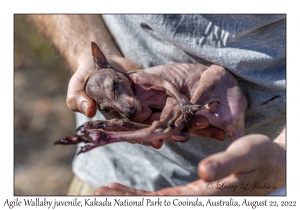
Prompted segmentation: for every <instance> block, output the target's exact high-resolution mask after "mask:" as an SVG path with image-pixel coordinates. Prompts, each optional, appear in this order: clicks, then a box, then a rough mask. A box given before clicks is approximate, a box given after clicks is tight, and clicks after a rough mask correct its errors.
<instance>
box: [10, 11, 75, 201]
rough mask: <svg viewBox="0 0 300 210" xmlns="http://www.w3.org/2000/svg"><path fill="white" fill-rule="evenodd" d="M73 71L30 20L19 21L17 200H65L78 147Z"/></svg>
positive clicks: (16, 37) (16, 49)
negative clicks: (68, 140)
mask: <svg viewBox="0 0 300 210" xmlns="http://www.w3.org/2000/svg"><path fill="white" fill-rule="evenodd" d="M70 77H71V71H70V70H69V68H68V66H67V64H66V63H65V62H64V60H63V59H62V58H61V57H60V56H59V53H58V52H56V51H55V50H54V49H52V47H51V46H50V44H49V43H48V42H47V40H46V39H44V38H43V36H42V35H41V34H40V33H39V32H38V31H37V29H36V28H35V26H34V25H33V24H32V23H31V22H30V20H29V18H28V16H27V15H14V195H15V196H18V195H65V194H66V193H67V190H68V186H69V184H70V182H71V179H72V177H73V174H72V169H71V166H72V159H73V157H74V155H75V150H76V146H74V145H73V146H61V145H58V146H54V145H53V142H54V141H55V140H57V139H59V138H61V137H62V136H66V135H71V134H74V133H75V131H74V130H75V115H74V113H73V112H72V111H70V110H69V109H68V108H67V105H66V103H65V99H66V93H67V86H68V81H69V79H70Z"/></svg>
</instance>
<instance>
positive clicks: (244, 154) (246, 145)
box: [198, 134, 271, 182]
mask: <svg viewBox="0 0 300 210" xmlns="http://www.w3.org/2000/svg"><path fill="white" fill-rule="evenodd" d="M270 143H271V141H269V138H268V137H267V136H264V135H259V134H255V135H248V136H244V137H242V138H240V139H238V140H236V141H234V142H233V143H231V145H230V146H229V147H228V149H227V150H226V151H224V152H219V153H216V154H213V155H211V156H209V157H207V158H205V159H204V160H202V161H201V162H200V163H199V165H198V174H199V176H200V177H201V178H202V179H204V180H205V181H208V182H211V181H216V180H220V179H222V178H224V177H227V176H228V175H230V174H237V173H247V172H251V171H253V170H254V169H255V168H256V167H257V164H259V163H258V162H259V160H261V159H264V158H265V157H264V156H265V154H264V153H263V152H262V150H264V148H266V147H269V146H270V145H269V144H270Z"/></svg>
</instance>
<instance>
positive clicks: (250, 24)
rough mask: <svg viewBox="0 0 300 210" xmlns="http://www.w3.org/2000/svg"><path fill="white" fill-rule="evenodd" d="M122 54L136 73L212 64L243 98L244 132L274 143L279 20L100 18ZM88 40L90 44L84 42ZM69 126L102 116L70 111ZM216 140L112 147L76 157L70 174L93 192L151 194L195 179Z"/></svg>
mask: <svg viewBox="0 0 300 210" xmlns="http://www.w3.org/2000/svg"><path fill="white" fill-rule="evenodd" d="M102 17H103V19H104V21H105V23H106V26H107V27H108V29H109V31H110V33H111V34H112V36H113V37H114V39H115V42H116V43H117V45H118V46H119V48H120V50H121V52H122V53H123V55H124V57H125V58H127V59H129V60H131V61H133V62H135V63H137V64H138V65H140V66H142V67H143V68H148V67H152V66H157V65H163V64H171V63H202V64H212V63H215V64H218V65H221V66H223V67H225V68H226V69H227V70H229V71H230V72H231V73H232V74H233V75H234V76H235V78H236V79H237V81H238V83H239V84H240V86H241V88H242V90H243V91H244V93H245V95H246V97H247V100H248V108H247V112H246V121H245V127H246V134H251V133H260V134H264V135H267V136H269V137H270V138H275V137H276V136H277V135H278V134H279V132H280V130H281V128H282V127H283V126H285V124H286V84H285V83H286V16H285V15H102ZM91 41H93V40H91ZM76 119H77V125H80V124H83V123H84V122H86V121H90V120H95V119H104V117H103V116H102V115H101V113H99V112H98V113H97V115H96V116H95V117H94V118H93V119H88V118H86V117H85V116H84V115H82V114H79V113H77V114H76ZM229 143H230V141H229V138H226V139H225V140H224V141H223V142H219V141H216V140H212V139H203V138H200V137H191V138H190V139H189V141H188V142H186V143H180V142H178V143H176V142H164V145H163V147H162V148H161V149H158V150H156V149H153V148H151V147H145V146H142V145H138V144H129V143H114V144H110V145H105V146H103V147H98V148H95V149H93V150H91V151H89V152H87V153H84V154H81V155H79V156H76V157H75V159H74V161H73V171H74V173H75V174H76V175H77V176H78V177H80V179H82V180H84V181H85V182H87V183H88V184H90V185H91V186H93V187H94V188H96V187H99V186H103V185H107V184H109V183H111V182H119V183H122V184H124V185H128V186H131V187H134V188H137V189H143V190H149V191H156V190H159V189H161V188H165V187H170V186H178V185H186V184H187V183H190V182H192V181H195V180H197V179H199V177H198V174H197V165H198V163H199V162H200V161H201V160H202V159H203V158H205V157H207V156H209V155H211V154H213V153H216V152H220V151H224V150H225V149H226V148H227V147H228V145H229ZM81 146H82V145H81Z"/></svg>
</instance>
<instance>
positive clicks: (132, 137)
mask: <svg viewBox="0 0 300 210" xmlns="http://www.w3.org/2000/svg"><path fill="white" fill-rule="evenodd" d="M91 47H92V56H93V60H94V63H95V66H96V70H95V71H94V72H91V74H89V75H88V76H87V78H86V80H85V91H86V93H87V95H88V96H89V97H90V98H92V99H93V100H94V101H95V102H96V104H97V106H98V109H99V110H100V111H102V112H118V113H119V115H120V118H118V119H113V120H107V121H99V120H98V121H91V122H87V123H85V124H83V125H82V126H80V127H79V128H78V129H77V131H78V130H80V131H81V132H82V133H83V134H82V135H75V136H71V137H65V138H63V139H61V140H58V141H56V142H55V144H77V143H80V142H86V143H88V144H87V145H86V146H84V147H82V149H81V150H80V151H79V153H82V152H86V151H89V150H91V149H93V148H95V147H97V146H102V145H105V144H108V143H112V142H119V141H128V142H132V143H141V144H144V145H151V146H153V147H155V148H159V147H160V146H161V144H160V143H159V142H161V140H162V139H163V140H171V141H182V142H184V141H187V140H188V139H189V127H188V124H189V123H188V122H189V120H190V119H191V117H192V116H193V115H194V114H195V113H196V112H198V111H199V113H200V114H202V115H204V116H206V117H207V118H208V119H209V120H210V124H212V125H215V126H217V127H219V128H221V129H223V130H224V131H225V132H226V133H227V134H229V135H230V136H231V138H232V139H233V140H234V139H236V138H238V137H240V136H241V135H244V113H245V110H246V107H247V100H246V97H245V96H244V94H243V92H242V90H241V89H240V87H239V86H238V84H237V82H236V80H235V78H234V77H233V76H232V75H231V74H230V73H229V72H228V71H226V70H225V69H224V68H223V67H221V66H218V65H211V66H205V65H202V64H169V65H163V66H157V67H152V68H148V69H145V70H137V71H131V72H127V73H126V72H122V71H119V70H117V69H114V68H113V67H112V66H111V65H110V64H109V63H108V62H107V59H106V57H105V55H104V54H103V53H102V52H101V50H100V49H99V47H98V46H97V44H96V43H94V42H92V44H91ZM229 103H230V106H229ZM232 103H233V104H234V105H235V104H236V106H238V108H236V109H235V110H230V108H229V107H235V106H233V105H232ZM204 105H205V106H204ZM157 110H158V111H161V115H160V120H159V121H154V122H153V123H152V124H151V125H150V126H149V125H146V124H143V122H144V121H146V120H147V119H148V118H149V117H150V116H151V115H152V113H153V111H157Z"/></svg>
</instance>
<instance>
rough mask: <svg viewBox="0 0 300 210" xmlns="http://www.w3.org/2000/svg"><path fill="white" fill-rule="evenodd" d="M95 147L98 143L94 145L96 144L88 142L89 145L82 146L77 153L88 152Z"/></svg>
mask: <svg viewBox="0 0 300 210" xmlns="http://www.w3.org/2000/svg"><path fill="white" fill-rule="evenodd" d="M95 147H97V145H94V144H87V145H85V146H83V147H81V149H80V150H79V151H78V152H77V154H76V155H79V154H81V153H85V152H87V151H90V150H91V149H93V148H95Z"/></svg>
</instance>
